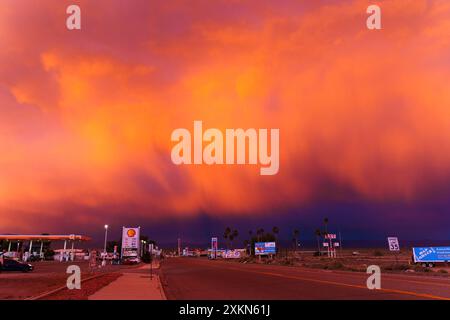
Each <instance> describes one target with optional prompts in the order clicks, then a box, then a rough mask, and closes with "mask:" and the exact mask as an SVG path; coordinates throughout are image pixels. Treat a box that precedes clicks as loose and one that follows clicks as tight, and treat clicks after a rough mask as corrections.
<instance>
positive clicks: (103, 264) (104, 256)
mask: <svg viewBox="0 0 450 320" xmlns="http://www.w3.org/2000/svg"><path fill="white" fill-rule="evenodd" d="M107 239H108V225H107V224H105V246H104V247H103V261H102V266H103V267H104V266H105V265H106V260H105V259H106V241H107Z"/></svg>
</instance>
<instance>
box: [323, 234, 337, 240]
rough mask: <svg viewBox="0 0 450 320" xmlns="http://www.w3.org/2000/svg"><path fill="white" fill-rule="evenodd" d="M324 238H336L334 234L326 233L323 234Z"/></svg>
mask: <svg viewBox="0 0 450 320" xmlns="http://www.w3.org/2000/svg"><path fill="white" fill-rule="evenodd" d="M325 239H336V234H334V233H328V234H326V235H325Z"/></svg>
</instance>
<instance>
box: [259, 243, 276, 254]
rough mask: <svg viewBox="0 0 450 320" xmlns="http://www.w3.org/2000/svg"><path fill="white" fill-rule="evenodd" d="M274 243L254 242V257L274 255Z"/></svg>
mask: <svg viewBox="0 0 450 320" xmlns="http://www.w3.org/2000/svg"><path fill="white" fill-rule="evenodd" d="M276 253H277V250H276V245H275V242H256V243H255V255H268V254H276Z"/></svg>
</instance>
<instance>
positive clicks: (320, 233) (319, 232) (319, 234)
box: [315, 229, 322, 254]
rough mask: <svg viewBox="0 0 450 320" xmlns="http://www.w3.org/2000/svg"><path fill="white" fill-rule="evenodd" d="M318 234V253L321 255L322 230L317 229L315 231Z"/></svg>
mask: <svg viewBox="0 0 450 320" xmlns="http://www.w3.org/2000/svg"><path fill="white" fill-rule="evenodd" d="M315 234H316V239H317V252H319V254H320V242H319V241H320V236H321V235H322V232H321V231H320V229H316V231H315Z"/></svg>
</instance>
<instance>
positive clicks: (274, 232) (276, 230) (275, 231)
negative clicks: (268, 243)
mask: <svg viewBox="0 0 450 320" xmlns="http://www.w3.org/2000/svg"><path fill="white" fill-rule="evenodd" d="M272 232H273V235H274V237H275V244H276V245H275V249H276V251H277V252H278V233H279V232H280V228H278V227H273V228H272Z"/></svg>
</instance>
